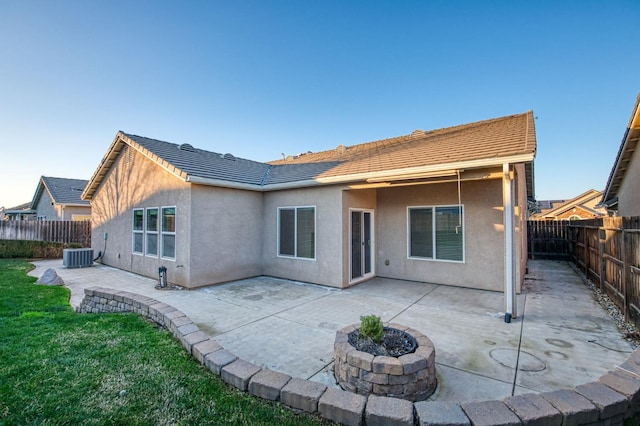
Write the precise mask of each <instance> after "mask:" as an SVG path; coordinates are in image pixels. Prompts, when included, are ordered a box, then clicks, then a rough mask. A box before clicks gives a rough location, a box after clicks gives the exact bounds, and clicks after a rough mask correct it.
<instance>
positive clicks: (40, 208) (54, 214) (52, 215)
mask: <svg viewBox="0 0 640 426" xmlns="http://www.w3.org/2000/svg"><path fill="white" fill-rule="evenodd" d="M36 217H38V218H42V217H44V218H45V220H61V219H60V212H59V211H58V209H56V206H55V205H54V204H53V200H52V199H51V196H50V195H49V193H48V192H47V191H46V190H43V191H42V195H41V196H40V200H39V201H38V205H37V206H36Z"/></svg>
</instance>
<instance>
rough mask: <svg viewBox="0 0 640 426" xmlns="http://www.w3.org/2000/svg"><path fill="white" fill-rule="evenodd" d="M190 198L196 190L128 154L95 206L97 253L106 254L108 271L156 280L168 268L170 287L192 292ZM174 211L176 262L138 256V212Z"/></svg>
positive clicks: (119, 161) (101, 189)
mask: <svg viewBox="0 0 640 426" xmlns="http://www.w3.org/2000/svg"><path fill="white" fill-rule="evenodd" d="M190 198H191V189H190V184H188V183H185V182H183V181H182V180H180V179H179V178H178V177H176V176H174V175H172V174H171V173H169V172H167V171H165V170H164V169H162V168H160V167H159V166H157V165H156V164H155V163H153V162H152V161H150V160H148V159H147V158H145V157H144V156H142V155H141V154H138V153H136V152H135V151H134V150H132V149H130V150H129V151H128V153H127V152H124V151H123V153H121V154H120V156H119V157H118V159H117V160H116V162H115V164H114V165H113V167H112V168H111V170H110V172H109V174H108V175H107V176H106V177H105V179H104V181H103V183H102V184H101V185H100V187H99V188H98V190H97V191H96V193H95V195H94V197H93V200H92V201H91V208H92V215H91V218H92V223H93V231H92V235H91V247H92V248H93V250H94V253H95V254H96V255H97V254H98V252H103V257H102V259H101V262H102V263H104V264H106V265H110V266H113V267H116V268H120V269H124V270H126V271H131V272H134V273H136V274H140V275H144V276H148V277H152V278H157V277H158V268H159V267H161V266H165V267H166V268H167V278H168V281H169V283H170V284H177V285H181V286H185V287H189V285H190V282H189V278H190V277H189V273H190V272H189V271H190V264H189V259H190V254H191V253H190V249H191V245H190V243H189V241H190V235H189V232H190V231H189V230H190V226H191V220H190V217H191V216H190V214H191V213H190V207H189V206H190ZM171 206H175V207H176V258H175V259H162V258H161V257H160V256H159V255H158V256H146V255H140V254H133V250H132V240H133V234H132V222H133V209H134V208H147V207H158V208H161V207H171ZM105 233H107V234H108V236H107V239H106V242H105V239H104V234H105ZM105 243H106V244H105ZM160 246H161V243H160V242H159V244H158V247H159V250H158V251H159V252H160Z"/></svg>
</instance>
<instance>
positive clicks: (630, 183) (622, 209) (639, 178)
mask: <svg viewBox="0 0 640 426" xmlns="http://www.w3.org/2000/svg"><path fill="white" fill-rule="evenodd" d="M638 187H640V155H639V154H638V151H637V150H636V151H634V153H633V155H632V157H631V161H630V162H629V166H628V167H627V172H626V174H625V176H624V180H623V181H622V185H621V186H620V189H619V190H618V216H640V191H638Z"/></svg>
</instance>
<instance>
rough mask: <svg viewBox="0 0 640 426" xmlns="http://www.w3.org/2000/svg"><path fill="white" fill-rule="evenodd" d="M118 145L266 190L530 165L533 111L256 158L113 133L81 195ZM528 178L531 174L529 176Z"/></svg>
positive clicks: (179, 171) (187, 175)
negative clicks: (478, 164) (447, 168)
mask: <svg viewBox="0 0 640 426" xmlns="http://www.w3.org/2000/svg"><path fill="white" fill-rule="evenodd" d="M124 144H127V145H130V146H132V147H133V148H135V149H137V150H138V151H140V152H142V153H143V154H145V155H146V156H147V157H149V158H151V159H152V160H153V161H155V162H156V163H158V164H160V165H161V166H163V167H165V169H167V170H169V171H171V172H172V173H173V174H175V175H176V176H179V177H180V178H182V179H184V180H185V181H191V182H198V183H206V184H211V185H223V186H224V185H225V184H228V185H230V186H241V187H243V188H247V189H252V188H254V189H258V190H260V189H262V190H265V189H276V188H282V187H283V186H284V187H286V186H287V185H298V186H305V185H310V184H312V182H315V183H318V182H329V181H331V182H347V181H353V180H356V179H362V177H363V176H364V175H367V174H369V175H375V174H376V173H380V172H389V171H391V172H396V171H397V172H398V173H402V171H403V170H405V171H410V170H415V169H416V168H420V170H421V171H422V170H424V169H428V168H429V167H435V166H443V165H452V166H456V165H458V166H459V165H460V164H464V163H469V162H473V161H477V160H486V161H485V162H486V163H491V165H500V164H502V161H501V160H502V159H509V158H516V157H518V156H520V157H522V158H525V157H526V161H529V162H531V161H532V160H533V157H534V156H535V150H536V137H535V126H534V121H533V113H532V112H531V111H529V112H527V113H524V114H517V115H511V116H507V117H501V118H494V119H491V120H485V121H478V122H475V123H470V124H463V125H459V126H454V127H448V128H444V129H439V130H432V131H422V130H418V131H414V132H412V133H411V134H409V135H405V136H400V137H396V138H390V139H384V140H380V141H375V142H369V143H362V144H358V145H353V146H347V147H344V146H339V147H338V148H336V149H331V150H328V151H322V152H317V153H307V154H302V155H299V156H297V157H289V158H286V159H284V160H277V161H271V162H269V163H260V162H256V161H252V160H247V159H243V158H237V157H234V156H232V155H231V154H220V153H215V152H210V151H205V150H202V149H198V148H194V147H193V146H191V145H189V144H182V145H178V144H174V143H170V142H164V141H160V140H156V139H150V138H146V137H142V136H137V135H133V134H128V133H124V132H118V134H117V135H116V137H115V139H114V141H113V143H112V144H111V147H110V148H109V151H108V152H107V154H106V155H105V157H104V158H103V160H102V163H101V164H100V166H99V167H98V169H97V170H96V172H95V173H94V175H93V177H92V178H91V180H90V181H89V184H88V185H87V188H86V189H85V192H84V193H83V197H84V198H86V199H91V197H92V196H93V193H94V192H95V190H96V189H97V188H98V186H99V185H100V182H101V180H102V179H103V178H104V176H106V173H107V171H108V170H109V168H110V167H111V166H112V165H113V163H114V162H115V159H116V157H117V156H118V155H119V154H120V152H121V150H122V148H123V146H124ZM528 171H529V170H528ZM531 171H532V169H531ZM323 179H325V180H324V181H323ZM530 179H531V180H532V179H533V176H532V173H531V176H530ZM531 185H532V183H531ZM529 193H530V194H531V193H532V192H531V191H530V192H529Z"/></svg>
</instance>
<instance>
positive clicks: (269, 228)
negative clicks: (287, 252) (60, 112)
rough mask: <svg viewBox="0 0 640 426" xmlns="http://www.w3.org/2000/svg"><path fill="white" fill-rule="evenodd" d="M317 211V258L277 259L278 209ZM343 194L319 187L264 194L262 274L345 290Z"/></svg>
mask: <svg viewBox="0 0 640 426" xmlns="http://www.w3.org/2000/svg"><path fill="white" fill-rule="evenodd" d="M300 206H315V207H316V258H315V260H308V259H295V258H288V257H280V256H278V253H277V250H278V207H300ZM341 206H342V190H341V188H340V187H317V188H314V189H312V190H311V189H294V190H287V191H274V192H267V193H264V214H263V219H262V226H263V227H264V229H263V232H264V234H263V235H264V240H263V253H262V261H263V265H264V269H263V274H264V275H269V276H275V277H281V278H287V279H292V280H298V281H305V282H310V283H315V284H322V285H327V286H331V287H342V286H343V265H342V263H343V261H344V260H343V244H342V241H343V234H342V231H343V226H342V210H341V209H342V207H341Z"/></svg>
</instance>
